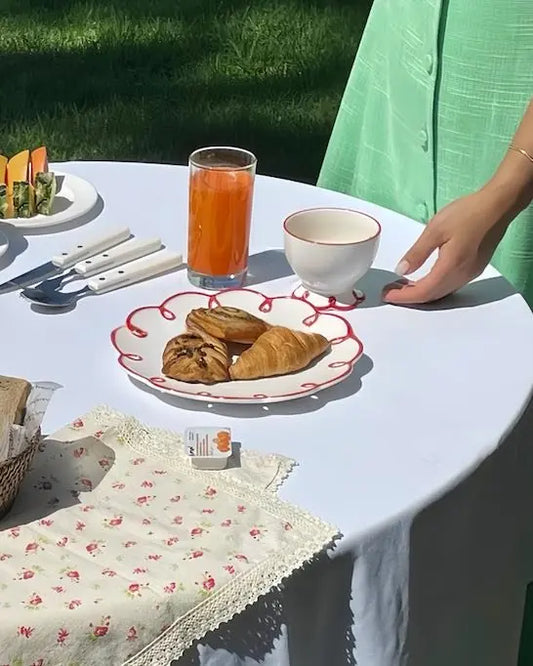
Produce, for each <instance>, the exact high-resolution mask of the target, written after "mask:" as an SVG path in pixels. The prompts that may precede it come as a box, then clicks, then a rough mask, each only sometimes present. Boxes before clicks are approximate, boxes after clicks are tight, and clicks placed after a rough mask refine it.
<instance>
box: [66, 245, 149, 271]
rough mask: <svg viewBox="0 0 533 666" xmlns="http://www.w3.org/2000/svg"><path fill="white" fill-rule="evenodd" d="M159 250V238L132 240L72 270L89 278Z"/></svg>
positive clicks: (77, 265)
mask: <svg viewBox="0 0 533 666" xmlns="http://www.w3.org/2000/svg"><path fill="white" fill-rule="evenodd" d="M160 249H161V239H160V238H132V239H131V240H128V241H126V242H125V243H120V244H119V245H116V246H115V247H113V248H111V249H110V250H106V251H105V252H102V253H101V254H97V255H96V256H95V257H91V258H90V259H84V260H83V261H81V262H79V263H77V264H76V265H75V266H74V270H75V271H76V273H79V274H80V275H83V277H89V276H90V275H96V273H101V272H102V271H105V270H108V269H109V268H115V267H116V266H121V265H122V264H126V263H128V261H133V260H134V259H139V257H145V256H146V255H147V254H151V253H152V252H155V251H156V250H160Z"/></svg>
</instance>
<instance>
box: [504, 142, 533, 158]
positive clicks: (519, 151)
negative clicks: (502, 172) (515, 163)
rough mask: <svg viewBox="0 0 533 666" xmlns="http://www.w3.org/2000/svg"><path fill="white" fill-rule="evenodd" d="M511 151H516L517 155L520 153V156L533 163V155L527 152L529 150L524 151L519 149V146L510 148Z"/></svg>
mask: <svg viewBox="0 0 533 666" xmlns="http://www.w3.org/2000/svg"><path fill="white" fill-rule="evenodd" d="M509 150H514V151H515V153H520V155H523V156H524V157H525V158H526V159H528V160H529V161H530V162H533V155H531V154H530V153H528V152H527V150H524V149H523V148H518V147H517V146H512V145H511V146H509Z"/></svg>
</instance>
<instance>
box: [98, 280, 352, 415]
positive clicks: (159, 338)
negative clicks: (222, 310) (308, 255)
mask: <svg viewBox="0 0 533 666" xmlns="http://www.w3.org/2000/svg"><path fill="white" fill-rule="evenodd" d="M217 305H225V306H230V307H235V308H241V309H242V310H246V311H247V312H250V313H251V314H254V315H256V316H257V317H261V318H262V319H264V320H265V321H267V322H268V323H270V324H277V325H281V326H287V327H289V328H293V329H296V330H300V331H305V332H310V333H321V334H322V335H324V336H325V337H326V338H327V339H328V340H329V341H330V343H331V344H330V351H329V352H328V353H326V354H325V355H324V356H322V357H320V359H319V360H318V361H316V362H315V363H314V364H312V365H311V366H309V367H308V368H306V369H304V370H301V371H300V372H295V373H292V374H290V375H283V376H280V377H268V378H265V379H254V380H247V381H228V382H220V383H217V384H209V385H207V384H191V383H188V382H182V381H177V380H175V379H169V378H168V377H164V376H163V375H162V374H161V356H162V354H163V349H164V348H165V345H166V343H167V341H168V340H170V338H172V337H174V336H175V335H179V334H180V333H184V332H185V318H186V316H187V315H188V313H189V312H190V311H191V310H192V309H193V308H206V307H209V308H213V307H216V306H217ZM111 340H112V342H113V345H114V346H115V348H116V349H117V351H118V352H119V357H118V362H119V364H120V365H121V366H122V367H123V368H124V370H126V372H127V373H128V374H130V375H132V376H133V377H135V378H136V379H138V380H139V381H141V382H143V383H144V384H147V385H148V386H151V387H152V388H155V389H157V390H158V391H161V392H163V393H170V394H174V395H178V396H180V397H183V398H189V399H191V400H201V401H204V402H224V403H239V404H245V403H249V404H254V403H270V402H282V401H285V400H294V399H295V398H302V397H304V396H306V395H312V394H313V393H316V392H317V391H321V390H323V389H326V388H328V387H330V386H333V385H334V384H337V383H338V382H341V381H342V380H343V379H346V378H347V377H348V375H349V374H350V373H351V371H352V370H353V366H354V365H355V363H356V361H357V360H358V359H359V358H360V357H361V355H362V353H363V345H362V343H361V342H360V340H359V339H358V338H357V337H356V336H355V334H354V332H353V331H352V327H351V326H350V324H349V323H348V322H347V321H346V320H345V319H343V318H342V317H340V316H339V315H335V314H326V313H321V312H318V311H317V310H316V309H315V308H314V307H313V306H312V305H310V304H309V303H306V302H305V301H301V300H298V299H294V298H291V297H290V296H280V297H275V298H272V297H268V296H265V295H263V294H260V293H259V292H257V291H253V290H250V289H232V290H227V291H223V292H219V293H217V294H205V293H200V292H193V291H186V292H183V293H180V294H176V295H175V296H171V297H170V298H168V299H167V300H166V301H164V302H163V303H162V304H161V305H159V306H158V305H155V306H147V307H142V308H138V309H137V310H134V311H133V312H131V313H130V314H129V316H128V317H127V319H126V323H125V325H124V326H120V327H119V328H117V329H115V330H114V331H113V332H112V334H111Z"/></svg>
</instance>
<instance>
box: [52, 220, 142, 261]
mask: <svg viewBox="0 0 533 666" xmlns="http://www.w3.org/2000/svg"><path fill="white" fill-rule="evenodd" d="M130 234H131V232H130V230H129V228H128V227H120V228H115V229H111V231H108V233H106V234H105V236H95V237H93V238H88V239H87V240H85V241H80V242H79V243H78V244H77V245H75V246H74V247H72V248H70V250H67V251H66V252H61V254H57V255H56V256H55V257H52V263H53V264H54V265H55V266H59V268H63V269H65V268H70V267H71V266H74V264H77V263H78V262H79V261H82V260H83V259H87V258H88V257H92V256H93V255H95V254H98V253H99V252H103V251H104V250H107V248H109V247H113V246H114V245H118V244H119V243H122V242H123V241H125V240H127V239H128V238H129V237H130Z"/></svg>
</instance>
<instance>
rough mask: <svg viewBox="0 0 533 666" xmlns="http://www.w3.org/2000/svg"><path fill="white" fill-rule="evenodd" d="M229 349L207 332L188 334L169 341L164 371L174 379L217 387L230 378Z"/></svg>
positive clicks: (164, 359) (165, 351)
mask: <svg viewBox="0 0 533 666" xmlns="http://www.w3.org/2000/svg"><path fill="white" fill-rule="evenodd" d="M230 363H231V360H230V357H229V354H228V348H227V346H226V345H225V344H224V343H223V342H222V341H221V340H217V339H216V338H213V337H211V336H210V335H208V334H207V333H202V334H201V335H200V334H197V333H184V334H182V335H178V336H176V337H175V338H172V339H171V340H169V341H168V342H167V344H166V347H165V349H164V351H163V368H162V372H163V374H164V375H166V376H167V377H170V378H171V379H179V380H181V381H184V382H201V383H202V384H213V383H214V382H223V381H226V380H227V379H229V374H228V368H229V365H230Z"/></svg>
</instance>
